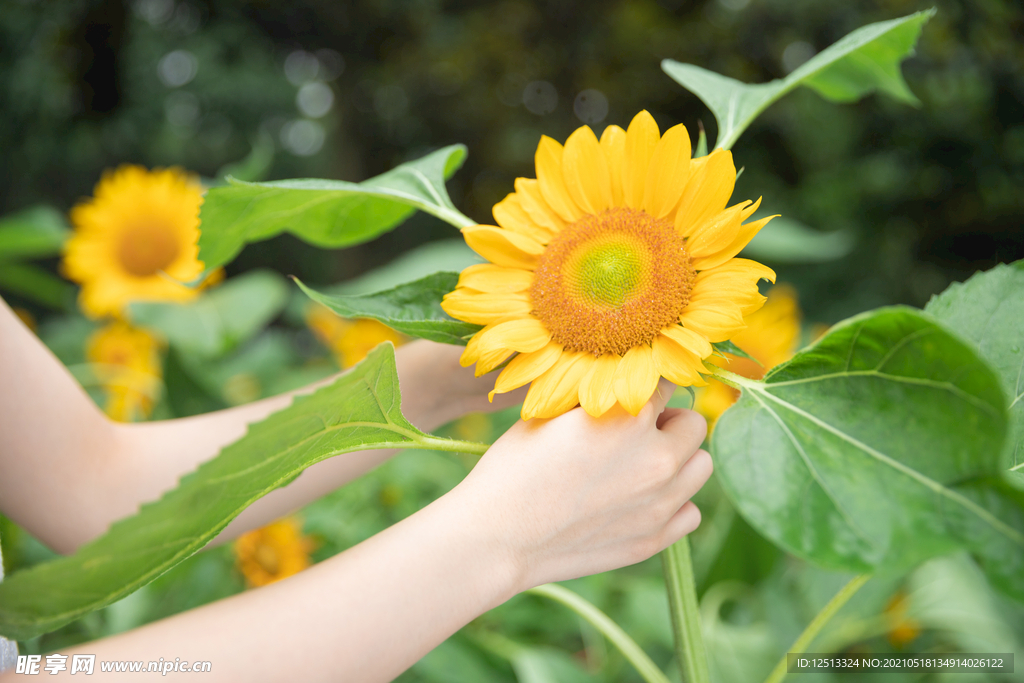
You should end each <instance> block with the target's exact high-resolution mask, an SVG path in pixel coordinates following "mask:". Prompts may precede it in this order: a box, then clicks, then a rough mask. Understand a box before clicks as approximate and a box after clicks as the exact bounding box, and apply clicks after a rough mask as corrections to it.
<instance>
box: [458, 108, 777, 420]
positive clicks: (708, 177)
mask: <svg viewBox="0 0 1024 683" xmlns="http://www.w3.org/2000/svg"><path fill="white" fill-rule="evenodd" d="M536 167H537V179H536V180H533V179H527V178H519V179H517V180H516V182H515V190H516V191H515V192H513V193H512V194H510V195H508V196H507V197H506V198H505V199H504V200H502V201H501V202H499V203H498V204H497V205H495V207H494V218H495V220H496V222H497V224H498V225H497V226H492V225H476V226H470V227H467V228H465V229H464V230H463V234H464V236H465V238H466V242H467V244H469V246H470V247H471V248H472V249H473V250H474V251H476V252H477V253H478V254H480V255H481V256H483V257H484V258H485V259H487V260H488V261H490V263H483V264H477V265H473V266H470V267H469V268H467V269H466V270H464V271H463V272H462V274H461V276H460V278H459V283H458V287H457V288H456V289H455V291H454V292H451V293H449V294H447V295H446V296H445V298H444V301H443V303H442V306H443V308H444V310H445V311H447V312H448V314H449V315H451V316H452V317H454V318H458V319H460V320H464V321H466V322H471V323H475V324H479V325H484V328H483V329H482V330H481V331H480V332H478V333H476V334H475V335H474V336H473V338H472V339H470V341H469V343H468V345H467V346H466V351H465V353H463V355H462V363H463V365H465V366H469V365H472V364H474V363H475V364H476V373H477V375H482V374H484V373H487V372H490V371H491V370H494V369H495V368H497V367H498V366H499V365H501V364H502V363H504V362H505V361H506V360H508V359H509V358H510V357H512V355H513V354H518V355H516V356H515V357H514V358H512V360H511V362H509V363H508V366H507V367H506V368H505V369H504V370H502V372H501V374H500V375H499V376H498V378H497V380H496V382H495V387H494V392H492V394H491V396H492V397H493V395H494V393H503V392H507V391H511V390H512V389H515V388H517V387H520V386H523V385H525V384H527V383H532V384H531V386H530V390H529V392H528V393H527V396H526V401H525V402H524V404H523V410H522V416H523V418H524V419H529V418H531V417H544V418H546V417H555V416H556V415H560V414H562V413H564V412H566V411H568V410H570V409H572V408H573V407H574V406H576V404H577V403H579V404H581V405H582V406H583V408H584V409H585V410H586V411H587V412H588V413H589V414H591V415H594V416H599V415H602V414H604V413H605V412H607V411H608V410H609V409H611V408H612V406H614V405H616V404H619V405H621V406H622V407H623V408H625V409H626V410H627V411H629V412H630V413H631V414H633V415H636V414H637V413H639V412H640V409H641V408H642V407H643V405H644V404H645V403H646V402H647V401H648V399H650V397H651V395H652V394H653V393H654V390H655V388H656V387H657V384H658V379H659V378H660V377H666V378H667V379H669V380H670V381H672V382H674V383H676V384H678V385H683V386H689V385H698V386H701V385H704V384H705V382H704V380H703V379H702V377H701V374H700V373H701V372H707V370H706V368H705V367H704V365H703V363H702V361H703V359H704V358H707V357H708V356H710V355H711V353H712V346H711V344H712V342H719V341H724V340H727V339H729V338H731V337H732V336H733V335H735V334H736V333H737V332H739V331H740V330H742V329H743V327H744V322H743V317H744V316H746V315H749V314H751V313H753V312H754V311H756V310H757V309H758V308H760V307H761V305H762V304H763V303H764V300H765V298H764V297H763V296H761V294H760V293H759V292H758V289H757V282H758V280H760V279H762V278H764V279H768V280H771V281H774V280H775V273H774V272H772V270H771V269H770V268H767V267H765V266H763V265H761V264H759V263H756V262H754V261H750V260H747V259H739V258H734V257H735V256H736V254H737V253H739V251H740V249H742V248H743V247H744V246H745V245H746V244H747V242H749V241H750V239H751V238H752V237H753V236H754V235H755V234H757V232H758V230H760V229H761V227H762V226H764V224H765V223H767V222H768V220H769V219H768V218H764V219H761V220H757V221H752V222H750V223H744V222H743V221H745V220H746V219H747V218H749V217H750V216H751V215H752V214H753V213H754V211H756V210H757V207H758V205H759V203H760V200H758V201H757V202H749V201H745V202H742V203H740V204H736V205H734V206H731V207H728V208H726V204H727V202H728V201H729V197H730V196H731V195H732V191H733V186H734V184H735V181H736V168H735V167H734V166H733V161H732V155H731V153H730V152H729V151H728V150H715V151H714V152H712V153H711V154H710V155H708V156H705V157H701V158H698V159H691V158H690V136H689V133H687V131H686V128H685V127H683V126H681V125H678V126H675V127H673V128H670V129H669V130H667V131H666V132H665V134H664V136H662V135H661V134H660V132H659V130H658V126H657V124H656V123H655V122H654V119H653V117H651V115H650V114H648V113H647V112H646V111H643V112H640V113H639V114H637V116H636V117H635V118H634V119H633V121H632V122H631V123H630V125H629V129H628V130H626V131H623V130H622V129H621V128H619V127H618V126H608V127H607V128H605V130H604V133H603V134H602V135H601V139H600V141H598V139H597V137H596V136H595V135H594V133H593V131H591V129H590V128H588V127H587V126H584V127H582V128H579V129H578V130H576V131H575V132H574V133H573V134H572V135H570V136H569V139H568V140H566V142H565V146H564V147H563V146H562V145H560V144H558V143H557V142H556V141H554V140H552V139H551V138H548V137H546V136H545V137H542V138H541V141H540V145H539V146H538V148H537V154H536Z"/></svg>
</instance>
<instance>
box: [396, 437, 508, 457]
mask: <svg viewBox="0 0 1024 683" xmlns="http://www.w3.org/2000/svg"><path fill="white" fill-rule="evenodd" d="M410 435H411V436H412V437H413V439H414V440H415V441H416V445H417V446H419V447H420V448H426V449H427V450H431V451H448V452H450V453H472V454H473V455H483V454H484V453H486V452H487V449H488V448H490V446H489V445H487V444H485V443H477V442H476V441H458V440H456V439H445V438H442V437H440V436H431V435H429V434H428V435H426V436H420V435H418V434H412V433H411V432H410Z"/></svg>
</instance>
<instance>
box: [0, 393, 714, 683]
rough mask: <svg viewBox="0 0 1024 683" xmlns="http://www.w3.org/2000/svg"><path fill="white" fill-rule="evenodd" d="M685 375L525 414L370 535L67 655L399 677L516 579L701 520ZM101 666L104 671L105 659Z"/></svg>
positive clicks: (366, 679)
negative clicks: (673, 404) (544, 414)
mask: <svg viewBox="0 0 1024 683" xmlns="http://www.w3.org/2000/svg"><path fill="white" fill-rule="evenodd" d="M671 389H672V387H671V385H668V384H667V383H663V385H662V386H661V387H660V392H659V394H657V395H656V396H655V397H654V398H653V399H652V400H651V402H650V403H649V404H648V405H647V406H645V407H644V409H643V410H642V411H641V413H640V415H639V416H638V417H636V418H633V417H630V416H628V415H625V414H624V413H622V412H619V413H617V414H616V415H613V416H606V417H605V418H602V419H601V420H594V419H593V418H591V417H589V416H587V415H586V414H585V413H584V412H583V411H582V410H581V409H579V408H577V409H575V410H573V411H571V412H569V413H567V414H565V415H563V416H562V417H559V418H556V419H554V420H532V421H531V422H530V423H523V422H520V423H518V424H517V425H516V426H514V427H513V428H512V429H511V430H510V431H509V432H508V433H507V434H505V435H504V436H503V437H502V438H501V439H499V440H498V442H497V443H496V444H495V445H494V446H493V447H492V448H491V449H490V450H489V451H488V452H487V453H486V454H485V455H484V456H483V458H482V459H481V461H480V462H479V464H478V465H477V466H476V468H474V470H473V471H472V472H471V473H470V475H469V476H468V477H467V478H466V479H465V480H464V481H463V482H462V483H461V484H459V486H457V487H456V488H455V489H453V490H452V491H451V492H450V493H448V494H447V495H445V496H443V497H441V498H440V499H438V500H437V501H435V502H434V503H433V504H431V505H429V506H427V507H426V508H424V509H423V510H421V511H419V512H418V513H416V514H414V515H412V516H410V517H408V518H407V519H405V520H404V521H402V522H400V523H398V524H396V525H394V526H393V527H391V528H389V529H387V530H386V531H384V532H382V533H380V534H377V535H376V536H374V537H373V538H371V539H369V540H368V541H366V542H364V543H361V544H360V545H358V546H356V547H354V548H351V549H350V550H348V551H346V552H344V553H341V554H340V555H337V556H335V557H333V558H331V559H329V560H326V561H324V562H321V563H320V564H318V565H316V566H314V567H311V568H310V569H307V570H306V571H304V572H302V573H300V574H297V575H295V576H292V577H290V578H288V579H285V580H284V581H281V582H279V583H276V584H273V585H270V586H267V587H265V588H261V589H258V590H254V591H249V592H246V593H243V594H241V595H237V596H234V597H231V598H228V599H226V600H221V601H219V602H216V603H212V604H210V605H206V606H204V607H201V608H198V609H195V610H192V611H190V612H185V613H183V614H180V615H177V616H175V617H171V618H169V619H165V620H163V621H160V622H156V623H154V624H150V625H148V626H144V627H142V628H139V629H136V630H135V631H132V632H129V633H125V634H121V635H118V636H114V637H112V638H108V639H106V640H101V641H98V642H95V643H89V644H85V645H81V646H78V647H76V648H74V649H72V650H63V651H61V654H65V655H73V654H75V653H81V654H94V655H96V660H97V662H100V661H105V660H106V661H112V660H113V661H116V660H133V661H145V662H149V661H157V660H159V659H160V658H164V660H167V659H171V660H173V659H174V658H180V659H181V660H183V661H187V662H190V663H191V662H194V661H209V662H211V663H212V670H211V672H209V673H204V674H202V675H203V678H204V680H210V681H241V680H245V681H250V680H251V681H295V680H302V681H360V682H361V683H373V682H376V681H388V680H391V679H393V678H394V677H395V676H397V675H398V674H399V673H401V672H402V671H404V670H405V669H407V668H408V667H409V666H411V665H412V664H413V663H415V662H416V661H417V660H418V659H419V658H421V657H422V656H423V655H425V654H426V653H427V652H429V651H430V650H431V649H433V648H434V647H436V646H437V645H438V644H440V643H441V642H442V641H443V640H444V639H445V638H447V637H448V636H450V635H451V634H452V633H454V632H455V631H456V630H458V629H459V628H461V627H462V626H464V625H465V624H466V623H468V622H469V621H471V620H472V619H473V618H475V617H476V616H478V615H479V614H481V613H483V612H485V611H487V610H488V609H491V608H493V607H495V606H497V605H499V604H501V603H502V602H504V601H505V600H507V599H509V598H510V597H512V596H513V595H515V594H516V593H518V592H520V591H522V590H524V589H526V588H529V587H531V586H535V585H538V584H541V583H546V582H549V581H558V580H565V579H570V578H574V577H578V576H583V575H586V574H592V573H595V572H600V571H605V570H608V569H612V568H615V567H621V566H624V565H627V564H632V563H635V562H639V561H641V560H643V559H646V558H648V557H650V556H651V555H653V554H655V553H657V552H658V551H660V550H662V549H664V548H665V547H667V546H668V545H670V544H671V543H673V542H675V541H676V540H678V539H679V538H680V537H682V536H683V535H685V534H687V533H689V532H690V531H692V530H693V529H695V528H696V527H697V525H698V524H699V522H700V513H699V511H698V510H697V508H696V507H694V505H693V503H691V502H689V498H690V497H691V496H692V495H693V494H694V493H695V492H696V491H697V489H699V488H700V487H701V486H702V485H703V484H704V482H705V481H707V478H708V477H709V476H710V474H711V469H712V466H711V459H710V457H709V456H708V454H707V453H706V452H705V451H702V450H698V447H699V445H700V443H701V441H702V440H703V437H704V434H705V430H706V425H705V423H704V420H703V418H701V417H700V416H699V415H697V414H696V413H693V412H691V411H687V410H675V409H668V410H664V412H663V408H664V405H665V403H666V402H667V400H668V397H669V396H670V395H671ZM68 661H69V662H70V661H71V659H70V657H69V659H68ZM64 673H65V675H67V672H64ZM95 675H96V676H98V677H99V679H100V680H104V674H102V673H101V672H100V671H99V669H98V664H97V671H96V674H95ZM169 675H171V676H174V675H175V674H174V673H173V672H172V673H170V674H169ZM178 675H180V676H188V675H190V674H188V673H182V674H178ZM118 676H122V677H123V674H117V673H108V674H106V677H108V678H110V679H111V680H117V677H118ZM11 680H15V679H14V678H13V676H12V677H11Z"/></svg>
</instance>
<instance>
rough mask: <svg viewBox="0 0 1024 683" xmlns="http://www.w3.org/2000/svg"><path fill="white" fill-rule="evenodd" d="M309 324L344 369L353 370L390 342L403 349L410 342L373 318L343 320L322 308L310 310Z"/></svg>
mask: <svg viewBox="0 0 1024 683" xmlns="http://www.w3.org/2000/svg"><path fill="white" fill-rule="evenodd" d="M306 324H307V325H308V326H309V329H311V330H313V334H314V335H316V338H317V339H319V340H320V341H321V343H323V345H324V346H326V347H327V348H329V349H330V350H331V351H332V352H333V353H334V356H335V358H337V360H338V365H339V366H341V367H342V368H350V367H352V366H353V365H355V364H356V363H358V362H359V361H361V360H362V359H364V358H366V354H368V353H369V352H370V351H372V350H373V348H374V347H375V346H377V344H380V343H381V342H384V341H390V342H391V343H392V344H394V345H395V346H401V345H402V344H404V343H405V341H406V338H405V336H404V335H402V334H400V333H398V332H395V331H394V330H392V329H391V328H390V327H388V326H387V325H384V324H383V323H379V322H377V321H376V320H371V319H370V318H356V319H355V320H349V319H347V318H342V317H341V316H339V315H337V314H335V313H334V312H333V311H331V310H330V309H329V308H327V307H326V306H321V305H320V304H314V305H312V306H310V307H309V308H308V309H307V310H306Z"/></svg>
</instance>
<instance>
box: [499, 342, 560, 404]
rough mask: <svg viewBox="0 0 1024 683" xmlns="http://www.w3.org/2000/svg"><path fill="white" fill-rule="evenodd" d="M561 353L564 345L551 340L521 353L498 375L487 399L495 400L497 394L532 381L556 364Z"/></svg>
mask: <svg viewBox="0 0 1024 683" xmlns="http://www.w3.org/2000/svg"><path fill="white" fill-rule="evenodd" d="M561 355H562V346H561V344H557V343H555V342H549V343H548V344H547V346H545V347H544V348H542V349H538V350H537V351H533V352H532V353H521V354H519V355H518V356H516V357H515V358H513V359H512V361H511V362H510V363H509V364H508V365H507V366H506V367H505V369H504V370H502V371H501V374H500V375H498V379H497V380H495V382H494V391H492V392H491V393H489V394H488V395H487V399H488V400H489V401H493V400H494V395H495V394H504V393H507V392H509V391H512V390H513V389H518V388H519V387H521V386H523V385H524V384H528V383H529V382H532V381H533V380H535V379H537V378H538V377H540V376H541V375H542V374H543V373H544V372H545V371H547V369H548V368H550V367H551V366H552V365H554V364H555V361H557V360H558V359H559V358H560V357H561Z"/></svg>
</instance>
